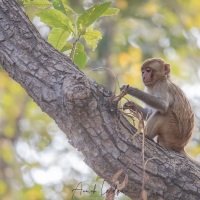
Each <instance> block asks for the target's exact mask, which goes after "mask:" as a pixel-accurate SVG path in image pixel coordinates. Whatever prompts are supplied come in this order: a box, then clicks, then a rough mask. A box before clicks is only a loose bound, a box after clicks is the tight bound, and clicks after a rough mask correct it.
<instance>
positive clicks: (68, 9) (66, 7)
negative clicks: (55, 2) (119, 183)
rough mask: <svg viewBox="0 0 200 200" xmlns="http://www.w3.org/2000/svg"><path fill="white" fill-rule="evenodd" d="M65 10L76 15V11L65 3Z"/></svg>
mask: <svg viewBox="0 0 200 200" xmlns="http://www.w3.org/2000/svg"><path fill="white" fill-rule="evenodd" d="M64 8H65V10H66V11H67V12H71V13H73V14H76V13H75V11H74V10H72V9H71V8H70V7H69V6H68V5H67V4H65V3H64Z"/></svg>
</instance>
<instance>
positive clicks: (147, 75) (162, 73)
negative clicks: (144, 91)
mask: <svg viewBox="0 0 200 200" xmlns="http://www.w3.org/2000/svg"><path fill="white" fill-rule="evenodd" d="M141 71H142V80H143V83H144V85H145V86H154V85H155V83H156V82H157V81H159V80H164V79H168V78H169V75H170V65H169V64H167V63H165V62H164V61H163V60H162V59H160V58H151V59H148V60H146V61H145V62H144V63H143V64H142V68H141Z"/></svg>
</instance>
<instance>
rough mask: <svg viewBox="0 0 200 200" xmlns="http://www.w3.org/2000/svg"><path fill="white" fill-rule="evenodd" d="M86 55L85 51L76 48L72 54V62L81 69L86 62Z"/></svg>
mask: <svg viewBox="0 0 200 200" xmlns="http://www.w3.org/2000/svg"><path fill="white" fill-rule="evenodd" d="M86 59H87V55H86V53H85V51H83V50H80V49H76V51H75V54H74V63H75V64H76V65H77V66H78V67H79V68H80V69H83V68H84V67H85V64H86Z"/></svg>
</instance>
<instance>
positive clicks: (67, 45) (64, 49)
mask: <svg viewBox="0 0 200 200" xmlns="http://www.w3.org/2000/svg"><path fill="white" fill-rule="evenodd" d="M71 49H72V44H70V43H66V44H65V45H64V47H63V48H62V49H61V50H60V51H61V52H65V51H68V50H71Z"/></svg>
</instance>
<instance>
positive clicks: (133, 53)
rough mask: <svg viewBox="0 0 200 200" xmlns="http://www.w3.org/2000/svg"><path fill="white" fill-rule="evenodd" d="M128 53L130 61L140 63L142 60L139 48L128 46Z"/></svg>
mask: <svg viewBox="0 0 200 200" xmlns="http://www.w3.org/2000/svg"><path fill="white" fill-rule="evenodd" d="M128 53H129V54H130V57H131V60H132V63H140V62H141V60H142V50H141V49H140V48H135V47H129V49H128Z"/></svg>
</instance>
